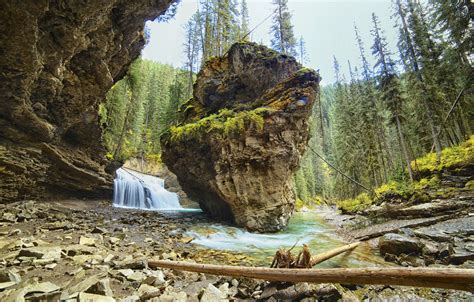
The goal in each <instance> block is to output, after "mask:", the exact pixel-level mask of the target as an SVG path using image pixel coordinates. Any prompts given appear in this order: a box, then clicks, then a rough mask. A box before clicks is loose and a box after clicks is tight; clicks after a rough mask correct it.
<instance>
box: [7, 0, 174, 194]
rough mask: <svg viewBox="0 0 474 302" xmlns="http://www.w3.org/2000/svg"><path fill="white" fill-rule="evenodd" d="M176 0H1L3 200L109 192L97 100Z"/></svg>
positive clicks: (124, 67)
mask: <svg viewBox="0 0 474 302" xmlns="http://www.w3.org/2000/svg"><path fill="white" fill-rule="evenodd" d="M172 2H173V0H137V1H125V0H111V1H110V0H108V1H78V0H71V1H53V0H50V1H47V0H40V1H38V0H34V1H33V0H28V1H2V2H0V20H1V26H0V71H1V72H0V82H1V83H2V85H0V96H1V105H2V107H1V109H0V202H6V201H11V200H16V199H22V198H35V197H42V198H44V197H46V196H56V195H58V194H62V193H65V194H68V195H70V194H72V195H95V196H104V195H108V194H110V190H111V188H112V185H111V181H112V177H111V174H110V173H107V172H106V166H107V164H108V163H107V161H106V159H105V150H104V148H103V147H102V141H101V128H100V125H99V121H98V105H99V103H100V102H101V101H102V100H103V99H104V96H105V94H106V92H107V91H108V90H109V88H110V87H111V86H112V84H113V83H114V82H115V81H117V80H119V79H120V78H122V77H123V76H124V74H125V72H126V70H127V68H128V66H129V64H130V63H131V62H132V61H133V60H134V59H135V58H137V57H138V56H139V54H140V50H141V49H142V48H143V46H144V44H145V37H144V31H143V29H144V24H145V21H146V20H150V19H154V18H156V17H158V16H160V15H162V14H164V13H165V11H166V10H167V8H168V7H169V6H170V4H171V3H172ZM112 170H113V169H112ZM108 172H112V171H108Z"/></svg>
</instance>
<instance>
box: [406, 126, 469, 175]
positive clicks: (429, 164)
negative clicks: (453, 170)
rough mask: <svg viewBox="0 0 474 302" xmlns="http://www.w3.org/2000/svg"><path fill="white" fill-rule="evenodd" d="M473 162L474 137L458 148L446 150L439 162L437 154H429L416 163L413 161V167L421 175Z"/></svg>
mask: <svg viewBox="0 0 474 302" xmlns="http://www.w3.org/2000/svg"><path fill="white" fill-rule="evenodd" d="M472 162H474V135H471V136H470V137H469V139H468V140H467V141H465V142H463V143H461V144H459V145H458V146H453V147H449V148H444V149H443V151H442V152H441V159H440V161H439V162H438V161H437V159H436V153H428V154H427V155H425V156H423V157H421V158H418V159H417V160H416V162H415V161H413V162H412V163H411V166H412V167H413V169H414V170H418V172H420V173H426V172H436V171H441V170H443V169H445V168H450V167H454V166H458V165H462V164H465V163H472Z"/></svg>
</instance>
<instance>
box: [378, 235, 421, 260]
mask: <svg viewBox="0 0 474 302" xmlns="http://www.w3.org/2000/svg"><path fill="white" fill-rule="evenodd" d="M422 248H423V246H422V244H421V243H420V242H419V241H418V240H416V239H414V238H412V237H408V236H405V235H400V234H394V233H389V234H385V235H384V236H382V237H381V238H380V239H379V249H380V253H381V254H382V255H385V254H391V255H395V256H399V255H400V254H406V255H418V254H420V252H421V250H422Z"/></svg>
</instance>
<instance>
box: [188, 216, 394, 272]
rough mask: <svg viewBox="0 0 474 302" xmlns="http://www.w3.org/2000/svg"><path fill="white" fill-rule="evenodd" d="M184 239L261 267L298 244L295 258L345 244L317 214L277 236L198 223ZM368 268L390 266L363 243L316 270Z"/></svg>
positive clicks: (294, 222)
mask: <svg viewBox="0 0 474 302" xmlns="http://www.w3.org/2000/svg"><path fill="white" fill-rule="evenodd" d="M196 215H198V214H196ZM185 236H189V237H192V238H194V239H193V241H192V243H193V244H195V245H197V246H199V247H201V248H207V249H212V250H221V251H230V252H239V253H244V254H246V255H247V256H249V257H250V258H252V259H254V260H255V263H256V264H259V265H262V266H269V265H270V263H271V262H272V259H273V256H274V255H275V252H276V250H278V249H279V248H285V249H289V248H291V247H292V246H293V245H294V244H295V243H296V246H295V248H294V249H293V254H294V255H295V256H297V255H298V253H299V251H300V249H301V247H302V245H303V244H306V245H308V247H309V248H310V251H311V253H312V254H313V255H316V254H318V253H322V252H325V251H328V250H330V249H333V248H336V247H340V246H342V245H344V244H346V243H345V242H344V241H343V240H342V239H341V238H339V237H338V236H337V235H336V233H335V228H334V227H332V226H330V225H329V224H327V223H326V222H325V221H324V219H323V218H322V217H321V216H319V215H318V213H317V212H297V213H295V214H294V215H293V217H292V218H291V220H290V223H289V225H288V227H287V228H286V229H285V230H283V231H280V232H277V233H270V234H259V233H250V232H247V231H245V230H243V229H240V228H237V227H233V226H228V225H224V224H220V223H211V222H199V223H197V224H195V225H193V226H192V227H191V228H190V230H188V231H187V232H186V233H185ZM368 266H387V263H386V262H385V261H384V260H383V259H382V258H381V257H380V256H379V255H378V251H376V250H375V249H371V248H370V246H369V245H368V244H367V243H363V244H361V245H360V246H358V247H357V248H356V249H355V250H354V251H352V252H346V253H343V254H341V255H338V256H336V257H334V258H331V259H329V260H327V261H325V262H323V263H320V264H318V266H317V267H326V268H329V267H334V268H336V267H368Z"/></svg>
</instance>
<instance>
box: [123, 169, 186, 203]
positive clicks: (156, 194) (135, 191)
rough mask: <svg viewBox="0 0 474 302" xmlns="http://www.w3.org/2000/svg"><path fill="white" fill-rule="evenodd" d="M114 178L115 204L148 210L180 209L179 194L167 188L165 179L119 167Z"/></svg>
mask: <svg viewBox="0 0 474 302" xmlns="http://www.w3.org/2000/svg"><path fill="white" fill-rule="evenodd" d="M115 173H116V178H115V180H114V206H116V207H123V208H136V209H146V210H180V209H182V207H181V205H180V204H179V200H178V195H177V194H176V193H173V192H169V191H168V190H166V189H165V187H164V186H165V182H164V180H163V179H161V178H158V177H154V176H151V175H147V174H142V173H139V172H135V171H131V170H126V169H123V168H120V169H118V170H117V171H116V172H115Z"/></svg>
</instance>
